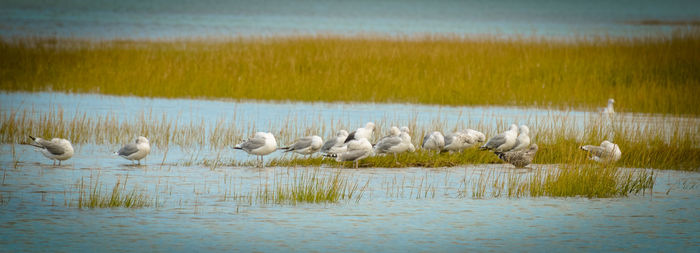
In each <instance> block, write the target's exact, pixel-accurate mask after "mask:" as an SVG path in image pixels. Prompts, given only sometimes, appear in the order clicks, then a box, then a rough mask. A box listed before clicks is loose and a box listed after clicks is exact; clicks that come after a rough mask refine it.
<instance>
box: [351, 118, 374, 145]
mask: <svg viewBox="0 0 700 253" xmlns="http://www.w3.org/2000/svg"><path fill="white" fill-rule="evenodd" d="M372 133H374V123H373V122H367V124H366V125H365V127H361V128H358V129H357V130H355V131H352V132H351V133H350V135H348V138H345V143H348V142H350V141H352V140H359V139H362V138H365V139H367V141H369V139H372Z"/></svg>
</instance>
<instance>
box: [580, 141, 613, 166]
mask: <svg viewBox="0 0 700 253" xmlns="http://www.w3.org/2000/svg"><path fill="white" fill-rule="evenodd" d="M579 148H580V149H582V150H585V151H588V153H589V154H591V160H593V161H596V162H617V161H618V160H620V157H621V156H622V152H621V151H620V147H619V146H617V144H614V143H612V142H609V141H603V142H602V143H600V146H594V145H585V146H580V147H579Z"/></svg>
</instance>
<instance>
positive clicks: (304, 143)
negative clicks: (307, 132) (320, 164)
mask: <svg viewBox="0 0 700 253" xmlns="http://www.w3.org/2000/svg"><path fill="white" fill-rule="evenodd" d="M322 145H323V139H321V137H319V136H318V135H312V136H306V137H303V138H301V139H298V140H296V141H294V144H292V145H290V146H288V147H284V148H281V149H283V150H284V152H290V151H293V152H294V153H297V154H302V155H311V154H313V153H316V152H317V151H319V150H320V149H321V146H322Z"/></svg>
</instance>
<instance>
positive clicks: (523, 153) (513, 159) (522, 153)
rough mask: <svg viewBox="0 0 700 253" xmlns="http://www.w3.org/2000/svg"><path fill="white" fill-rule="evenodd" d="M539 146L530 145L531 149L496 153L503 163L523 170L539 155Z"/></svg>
mask: <svg viewBox="0 0 700 253" xmlns="http://www.w3.org/2000/svg"><path fill="white" fill-rule="evenodd" d="M537 149H538V147H537V144H532V145H530V148H528V149H525V150H517V151H507V152H498V151H496V152H494V154H496V155H497V156H498V158H500V159H501V160H502V161H504V162H507V163H510V164H512V165H514V166H515V167H516V168H523V167H525V166H527V165H529V164H531V163H532V159H533V158H535V154H536V153H537Z"/></svg>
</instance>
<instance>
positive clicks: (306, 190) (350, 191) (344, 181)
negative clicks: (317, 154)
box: [254, 168, 369, 205]
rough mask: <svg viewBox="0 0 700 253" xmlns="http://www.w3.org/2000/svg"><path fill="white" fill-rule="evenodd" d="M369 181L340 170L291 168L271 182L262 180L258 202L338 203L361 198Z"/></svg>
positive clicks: (256, 197)
mask: <svg viewBox="0 0 700 253" xmlns="http://www.w3.org/2000/svg"><path fill="white" fill-rule="evenodd" d="M368 184H369V181H367V182H364V184H363V182H361V181H359V180H357V179H355V178H351V177H350V175H348V174H347V173H343V172H342V171H340V170H336V171H333V172H329V171H327V170H321V169H319V168H314V169H302V170H288V172H287V173H286V174H284V175H277V174H275V176H274V178H272V181H268V180H266V181H265V182H264V183H261V184H260V185H259V187H258V188H257V191H256V192H255V198H254V199H255V200H256V201H258V203H259V204H292V205H294V204H298V203H338V202H339V201H341V200H344V201H350V200H354V201H360V199H362V195H363V193H364V191H365V189H366V188H367V185H368Z"/></svg>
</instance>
